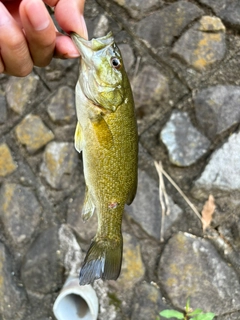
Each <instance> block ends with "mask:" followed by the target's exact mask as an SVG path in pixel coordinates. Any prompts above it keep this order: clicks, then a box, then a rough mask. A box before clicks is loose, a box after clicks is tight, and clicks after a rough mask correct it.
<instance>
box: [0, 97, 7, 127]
mask: <svg viewBox="0 0 240 320" xmlns="http://www.w3.org/2000/svg"><path fill="white" fill-rule="evenodd" d="M6 120H7V102H6V97H5V94H4V93H2V92H1V91H0V124H3V123H5V121H6Z"/></svg>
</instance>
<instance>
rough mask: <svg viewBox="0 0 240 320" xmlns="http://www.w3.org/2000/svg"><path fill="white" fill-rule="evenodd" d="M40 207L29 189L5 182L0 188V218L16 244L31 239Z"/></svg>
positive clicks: (37, 222) (40, 210)
mask: <svg viewBox="0 0 240 320" xmlns="http://www.w3.org/2000/svg"><path fill="white" fill-rule="evenodd" d="M41 214H42V207H41V205H40V204H39V202H38V200H37V198H36V196H35V194H34V193H33V192H32V191H31V189H29V188H27V187H23V186H21V185H18V184H15V183H5V184H3V186H2V187H1V189H0V219H1V221H2V223H3V227H4V229H5V232H6V234H8V235H9V237H10V238H11V240H12V241H13V242H14V244H15V245H17V246H22V244H23V243H26V242H28V241H30V240H31V237H32V235H33V234H34V232H35V231H36V228H37V226H38V224H39V222H40V218H41Z"/></svg>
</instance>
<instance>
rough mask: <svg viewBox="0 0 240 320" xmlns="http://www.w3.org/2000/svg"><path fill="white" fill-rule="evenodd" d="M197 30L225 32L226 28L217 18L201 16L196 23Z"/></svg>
mask: <svg viewBox="0 0 240 320" xmlns="http://www.w3.org/2000/svg"><path fill="white" fill-rule="evenodd" d="M197 26H198V30H199V31H203V32H219V31H222V32H225V31H226V28H225V27H224V25H223V24H222V21H221V20H220V19H219V18H216V17H212V16H203V17H202V18H201V19H200V20H199V23H198V25H197Z"/></svg>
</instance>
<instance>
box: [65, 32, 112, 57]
mask: <svg viewBox="0 0 240 320" xmlns="http://www.w3.org/2000/svg"><path fill="white" fill-rule="evenodd" d="M70 36H71V38H72V40H73V42H74V43H75V45H76V47H77V49H78V51H79V52H80V53H81V55H82V57H83V58H84V59H86V58H88V57H91V56H92V53H93V51H99V50H101V49H104V48H106V47H108V46H110V45H112V44H113V43H114V38H113V34H112V32H111V31H110V32H109V33H108V34H107V35H106V36H103V37H100V38H93V39H92V40H86V39H84V38H82V37H81V36H80V35H79V34H77V33H75V32H72V33H71V34H70Z"/></svg>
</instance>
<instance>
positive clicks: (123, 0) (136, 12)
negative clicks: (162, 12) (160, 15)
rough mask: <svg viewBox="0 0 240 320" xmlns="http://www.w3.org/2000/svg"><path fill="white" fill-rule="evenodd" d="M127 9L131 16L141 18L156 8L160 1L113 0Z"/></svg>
mask: <svg viewBox="0 0 240 320" xmlns="http://www.w3.org/2000/svg"><path fill="white" fill-rule="evenodd" d="M114 2H116V3H117V4H119V5H120V6H122V7H123V8H125V9H126V10H127V12H128V13H129V14H130V16H131V17H132V18H136V19H141V18H142V17H143V16H144V15H145V14H146V13H148V12H149V11H152V10H154V9H157V8H158V7H159V5H160V3H161V2H162V1H159V0H149V1H145V0H130V1H129V0H114Z"/></svg>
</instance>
